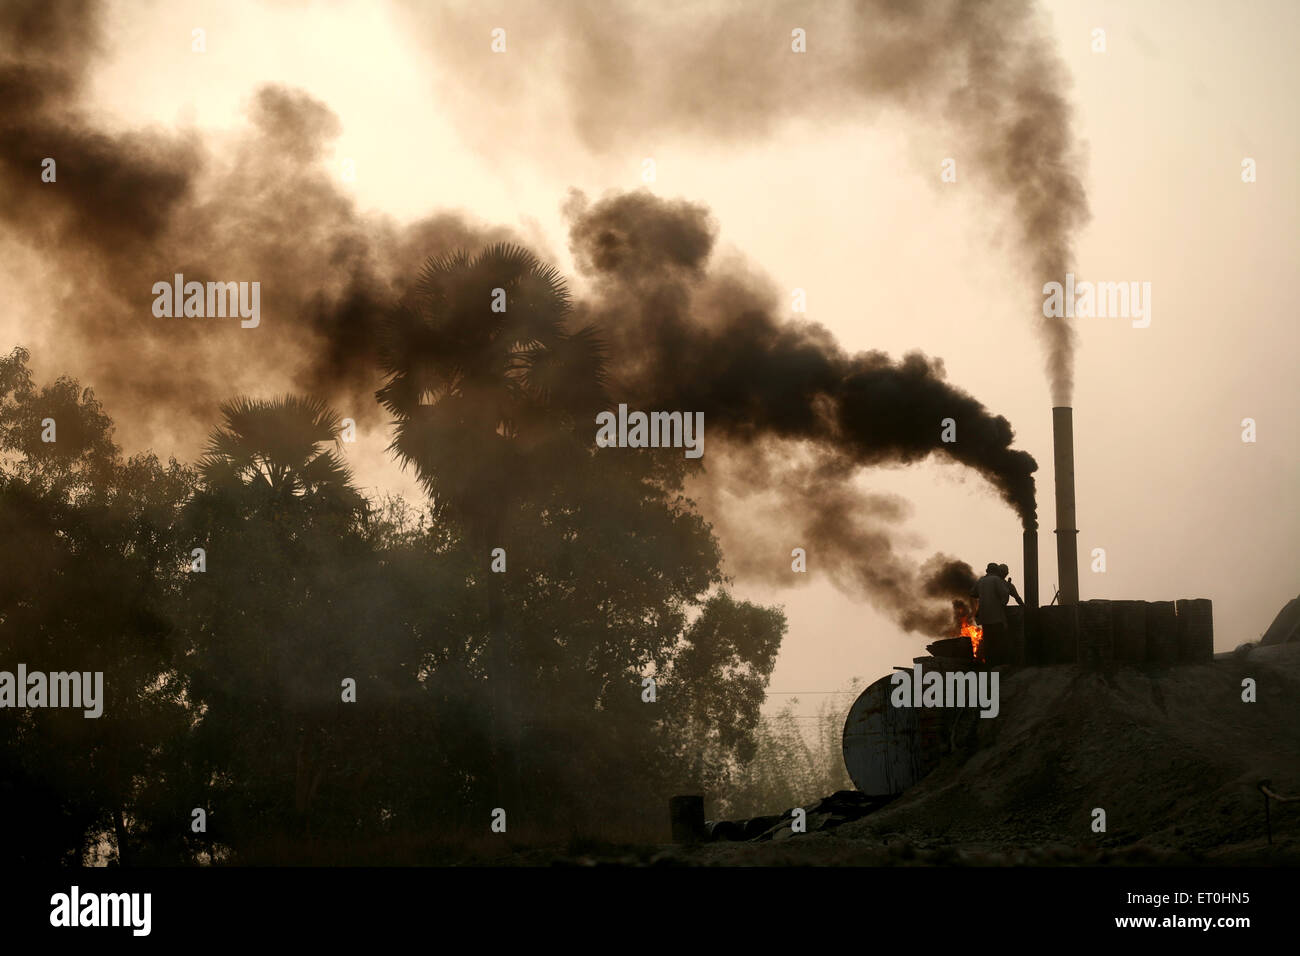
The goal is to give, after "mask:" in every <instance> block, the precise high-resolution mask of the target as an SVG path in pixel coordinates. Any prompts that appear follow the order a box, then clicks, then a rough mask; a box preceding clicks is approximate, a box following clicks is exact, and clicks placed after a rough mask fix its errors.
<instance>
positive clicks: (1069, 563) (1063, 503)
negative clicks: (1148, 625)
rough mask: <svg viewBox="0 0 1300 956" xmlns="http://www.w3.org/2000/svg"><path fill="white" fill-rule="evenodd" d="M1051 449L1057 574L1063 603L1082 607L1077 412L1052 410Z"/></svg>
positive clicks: (1065, 408)
mask: <svg viewBox="0 0 1300 956" xmlns="http://www.w3.org/2000/svg"><path fill="white" fill-rule="evenodd" d="M1052 447H1053V452H1054V456H1055V464H1056V570H1057V574H1058V575H1059V578H1060V588H1061V603H1062V604H1078V603H1079V546H1078V541H1077V538H1078V535H1079V530H1078V529H1077V528H1076V527H1075V526H1074V521H1075V518H1074V409H1072V408H1070V407H1069V406H1064V405H1060V406H1057V407H1055V408H1053V409H1052Z"/></svg>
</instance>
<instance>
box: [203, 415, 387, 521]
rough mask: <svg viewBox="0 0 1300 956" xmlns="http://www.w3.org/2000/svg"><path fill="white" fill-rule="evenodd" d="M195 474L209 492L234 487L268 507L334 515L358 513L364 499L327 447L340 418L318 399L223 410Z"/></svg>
mask: <svg viewBox="0 0 1300 956" xmlns="http://www.w3.org/2000/svg"><path fill="white" fill-rule="evenodd" d="M221 418H222V422H221V425H219V426H218V427H217V428H216V429H214V430H213V432H212V435H211V437H210V438H209V440H208V445H207V448H206V449H205V452H204V455H203V457H202V458H200V459H199V473H200V474H201V475H202V477H203V479H204V481H205V482H206V483H207V484H208V485H209V486H210V487H225V488H240V489H243V490H245V491H247V492H248V493H249V494H250V495H252V496H253V497H254V499H255V500H259V501H261V502H263V503H264V504H267V505H271V506H274V505H284V504H288V503H292V502H294V501H297V502H301V503H303V504H305V505H307V506H309V507H310V508H312V509H313V510H318V511H325V512H330V513H335V514H353V513H364V511H365V507H366V505H365V500H364V499H363V498H362V496H361V494H360V493H359V492H358V491H357V490H356V488H355V487H353V485H352V475H351V472H350V470H349V469H348V467H347V465H346V464H344V462H343V459H342V458H341V457H340V456H339V455H338V453H337V452H336V451H335V450H334V449H333V448H331V447H330V446H332V445H337V443H338V441H339V431H340V420H339V416H338V414H337V413H336V412H335V411H334V410H333V409H331V408H330V407H329V406H328V405H326V404H325V402H323V401H322V400H320V399H318V398H311V397H308V396H301V395H282V396H280V397H278V398H273V399H254V398H248V397H247V396H240V397H239V398H236V399H233V400H231V401H228V402H225V403H223V404H222V406H221Z"/></svg>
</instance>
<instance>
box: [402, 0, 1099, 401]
mask: <svg viewBox="0 0 1300 956" xmlns="http://www.w3.org/2000/svg"><path fill="white" fill-rule="evenodd" d="M405 7H406V9H407V10H408V11H409V16H410V18H411V20H412V34H413V35H415V36H419V37H422V38H424V42H425V43H427V44H429V45H430V47H431V51H432V53H433V55H432V56H430V57H429V58H428V60H429V62H430V64H431V66H432V67H433V68H434V69H435V70H438V71H442V72H441V73H440V74H439V78H440V80H441V81H442V82H443V83H444V84H445V87H444V89H445V90H446V93H447V94H448V95H447V96H446V97H445V101H446V102H447V103H448V104H449V108H452V109H456V108H457V107H456V106H455V104H456V103H457V102H458V101H459V102H460V107H459V108H460V109H461V110H462V113H461V116H460V119H461V126H462V128H463V129H464V130H465V131H466V134H467V135H468V136H470V137H471V139H473V138H478V139H480V140H481V141H483V142H485V143H487V142H491V141H492V140H493V139H494V138H499V137H500V135H501V128H500V121H499V118H497V117H486V118H485V117H484V116H482V115H481V110H480V108H479V106H478V105H477V101H473V102H471V101H469V100H467V99H465V98H464V97H461V96H459V95H457V94H458V92H459V87H460V85H461V84H462V83H463V82H464V78H465V77H466V76H472V77H474V82H475V86H476V88H477V89H479V90H480V91H481V92H482V93H484V94H485V95H486V96H487V97H488V98H489V99H490V100H491V101H492V102H503V103H507V102H512V101H514V100H516V99H517V98H518V97H520V96H521V95H524V94H525V93H526V92H528V91H529V90H530V88H531V85H532V84H535V83H536V82H537V79H538V77H539V76H543V75H544V76H547V77H548V79H549V80H550V81H551V82H553V83H555V84H557V85H558V87H559V94H560V95H559V97H558V98H554V99H551V98H548V99H546V100H544V101H543V102H542V103H541V104H540V105H539V113H538V114H537V117H536V119H535V123H536V126H535V127H534V128H533V129H532V130H531V132H530V131H529V130H528V129H520V128H519V127H518V125H517V124H516V123H515V122H514V121H513V119H512V122H511V137H512V139H513V140H516V141H517V140H519V139H522V138H525V137H528V136H530V135H531V136H533V137H535V138H536V141H537V143H538V144H539V145H541V144H549V143H553V142H554V138H555V128H556V126H557V125H564V124H567V125H570V126H571V127H572V128H573V129H574V130H575V131H576V133H577V134H578V136H579V137H580V138H581V139H582V141H583V142H584V143H585V144H586V145H587V146H588V147H589V148H591V149H593V150H596V151H600V152H606V153H615V152H619V153H623V152H624V151H626V150H627V149H628V148H629V146H630V144H641V143H647V142H664V141H673V140H676V139H681V138H686V139H689V138H692V137H699V138H703V139H707V140H711V141H726V142H744V143H747V144H753V143H755V142H761V140H762V139H763V138H765V137H767V136H769V135H771V134H773V133H775V132H776V131H778V130H779V129H780V128H781V127H782V126H784V125H786V124H789V123H792V122H800V123H817V124H821V125H824V126H830V125H833V124H836V123H845V124H847V123H861V122H863V121H864V120H866V121H867V122H870V121H871V120H873V119H875V118H877V117H878V116H880V115H881V114H882V113H883V112H884V111H885V110H899V111H905V113H906V115H907V117H908V119H907V120H906V121H905V122H906V123H907V124H908V126H909V127H910V128H911V129H913V130H935V131H937V132H936V137H935V142H936V143H939V142H941V143H943V144H944V146H943V149H944V152H942V153H938V154H936V158H935V163H934V167H933V168H934V169H935V170H937V169H938V168H939V167H938V157H939V156H952V157H953V158H955V159H956V160H957V162H958V164H959V167H960V169H961V170H962V171H963V172H962V176H963V179H962V181H963V182H966V181H969V182H971V183H972V184H973V185H975V186H976V187H978V188H981V189H982V190H983V191H984V192H985V193H986V194H987V195H988V196H989V197H990V199H992V201H993V209H994V210H995V211H999V210H1000V211H1001V212H1002V213H1003V214H1004V215H1005V216H1007V217H1008V219H1009V220H1010V224H1011V235H1013V236H1014V237H1015V242H1016V260H1017V261H1019V262H1021V263H1023V264H1024V267H1025V271H1024V273H1023V274H1022V276H1021V280H1022V281H1024V282H1025V286H1024V288H1025V295H1024V300H1023V301H1024V312H1023V315H1024V316H1025V317H1026V318H1028V319H1030V320H1031V322H1032V325H1033V326H1034V329H1035V331H1036V332H1037V333H1038V334H1039V336H1040V338H1041V339H1042V341H1043V345H1044V347H1045V350H1046V357H1047V361H1046V367H1047V375H1048V380H1049V382H1050V384H1051V391H1052V399H1053V402H1054V403H1055V404H1057V405H1066V404H1069V401H1070V395H1071V391H1072V385H1073V371H1072V369H1073V350H1074V336H1073V333H1072V331H1071V330H1070V327H1069V326H1068V325H1067V324H1066V323H1064V322H1061V321H1059V320H1049V319H1044V318H1043V314H1042V303H1043V296H1042V287H1043V284H1044V283H1046V282H1048V281H1052V280H1055V281H1058V282H1063V281H1064V279H1065V273H1066V272H1067V271H1068V269H1069V267H1070V266H1071V264H1072V263H1071V260H1072V257H1073V249H1072V240H1073V235H1074V232H1075V230H1077V229H1078V228H1079V227H1080V226H1082V225H1083V224H1084V223H1085V222H1086V221H1087V219H1088V217H1089V212H1088V203H1087V197H1086V195H1085V192H1084V188H1083V184H1082V181H1081V179H1080V174H1079V170H1080V169H1081V156H1080V150H1079V147H1078V144H1077V143H1076V141H1075V137H1074V133H1073V130H1072V128H1071V118H1072V109H1071V107H1070V104H1069V103H1068V101H1067V99H1066V95H1065V93H1066V89H1067V87H1068V83H1069V78H1068V76H1069V75H1068V72H1067V70H1066V68H1065V66H1064V64H1062V63H1061V61H1060V59H1059V57H1058V56H1057V54H1056V43H1055V39H1054V37H1052V36H1051V34H1050V32H1049V25H1048V23H1047V22H1046V21H1045V18H1044V16H1043V14H1042V13H1041V12H1040V11H1039V10H1038V9H1037V7H1036V4H1034V3H1033V2H1031V0H995V2H990V3H974V2H970V0H927V2H923V3H921V2H918V3H899V2H897V0H828V2H822V3H817V4H808V3H805V2H801V0H776V2H771V3H763V4H760V5H755V4H752V3H745V2H710V3H709V4H703V5H697V6H695V7H689V6H688V7H686V8H681V9H673V8H666V7H664V6H662V5H659V4H652V3H643V2H639V0H606V2H602V3H599V4H586V3H579V2H563V0H561V2H556V3H547V4H538V5H533V6H528V5H521V4H519V3H516V2H514V0H465V2H449V3H439V4H437V5H436V6H432V7H431V6H430V5H428V4H419V3H407V4H405ZM669 10H671V13H670V12H669ZM687 11H689V13H687ZM507 23H508V24H509V25H510V35H511V36H515V37H519V38H521V39H520V41H519V43H518V44H516V45H515V46H513V47H510V50H511V51H512V52H510V53H509V54H508V55H509V56H511V57H512V58H515V59H514V62H515V63H517V64H518V66H517V67H516V68H515V69H509V70H507V69H502V68H501V63H500V59H501V57H500V56H498V55H496V54H493V53H492V52H491V50H490V49H489V46H488V44H487V43H486V42H483V43H479V42H477V39H475V41H474V42H469V41H467V40H466V38H467V37H474V38H479V37H486V36H489V35H490V31H491V30H492V29H493V28H494V27H498V26H501V25H502V24H507ZM795 30H798V31H801V33H802V43H803V49H804V51H805V52H802V53H800V52H796V48H797V47H798V45H799V37H796V36H794V35H793V34H794V31H795ZM523 38H526V39H523ZM494 57H495V59H494ZM557 63H558V64H562V65H563V66H562V69H559V70H555V69H554V64H557ZM636 148H640V147H639V146H638V147H636ZM638 155H641V154H638ZM966 177H969V179H967V178H966Z"/></svg>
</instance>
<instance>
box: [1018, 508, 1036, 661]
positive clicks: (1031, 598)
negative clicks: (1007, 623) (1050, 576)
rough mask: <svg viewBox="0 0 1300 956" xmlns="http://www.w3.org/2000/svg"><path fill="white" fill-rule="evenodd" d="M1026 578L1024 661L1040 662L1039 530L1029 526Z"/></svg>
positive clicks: (1024, 582)
mask: <svg viewBox="0 0 1300 956" xmlns="http://www.w3.org/2000/svg"><path fill="white" fill-rule="evenodd" d="M1024 543H1025V579H1024V581H1023V582H1022V583H1023V584H1024V587H1025V593H1024V594H1022V595H1020V596H1021V597H1022V598H1024V601H1025V651H1024V658H1025V659H1024V663H1027V664H1029V663H1033V664H1036V663H1038V531H1037V530H1036V529H1034V528H1029V529H1027V530H1026V531H1025V534H1024Z"/></svg>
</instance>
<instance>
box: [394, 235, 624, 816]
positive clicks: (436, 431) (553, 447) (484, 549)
mask: <svg viewBox="0 0 1300 956" xmlns="http://www.w3.org/2000/svg"><path fill="white" fill-rule="evenodd" d="M571 312H572V309H571V306H570V302H569V292H568V289H567V288H566V286H565V283H564V280H563V277H562V276H561V275H560V273H559V272H558V271H557V270H556V269H554V268H553V267H550V266H547V265H545V264H543V263H541V262H539V261H538V260H537V259H536V258H535V257H534V256H533V255H532V254H531V253H530V252H528V251H527V250H525V249H521V248H519V247H517V246H510V245H503V244H498V245H493V246H490V247H488V248H486V249H484V250H482V251H481V252H480V253H479V254H478V255H476V256H471V255H469V254H468V253H466V252H463V251H462V252H457V253H455V254H453V255H450V256H447V257H445V258H442V259H430V260H429V261H428V262H427V263H426V265H425V267H424V270H423V271H422V273H421V274H420V276H419V279H418V281H417V282H416V284H415V286H414V288H413V290H412V292H411V293H410V294H409V295H407V296H406V297H405V298H404V299H403V301H402V302H401V303H400V304H399V305H398V306H397V307H396V308H395V309H393V310H392V312H391V313H390V314H389V315H388V316H387V317H386V320H385V322H384V324H383V332H382V335H381V340H380V344H379V357H380V364H381V367H382V369H383V371H384V373H385V375H386V380H385V382H384V385H383V387H382V388H380V389H379V391H378V392H376V397H377V398H378V400H379V401H380V403H381V404H382V405H383V406H384V408H385V409H387V410H388V411H389V412H390V413H391V414H392V416H393V426H394V438H393V442H392V444H391V445H390V446H389V450H390V451H392V452H394V453H395V454H396V455H397V457H398V459H399V460H400V461H401V462H402V464H403V465H404V466H405V465H410V466H412V467H413V468H414V469H415V472H416V475H417V477H418V478H419V480H420V483H421V484H422V485H423V487H424V488H425V490H426V492H428V494H429V495H430V497H432V498H435V499H436V500H439V501H441V502H443V503H444V504H446V505H447V506H448V508H449V510H450V511H451V512H452V513H453V514H455V515H457V516H458V517H459V519H460V523H461V525H462V527H463V528H464V531H465V534H466V539H467V542H468V543H469V545H470V547H471V548H472V549H473V551H474V553H476V554H477V555H479V556H480V559H481V560H483V561H484V562H486V561H488V555H489V553H490V551H491V549H492V548H496V547H505V546H506V543H507V542H506V540H505V538H506V534H507V531H508V528H509V526H510V524H509V518H508V516H509V514H510V509H511V506H512V502H513V501H515V500H518V497H519V496H520V495H521V494H522V492H523V491H524V489H525V486H526V484H527V483H528V482H529V481H530V480H535V479H534V478H533V475H536V474H540V473H542V472H544V471H545V472H549V471H551V470H550V469H534V470H533V472H532V474H531V475H530V470H529V468H528V467H527V464H528V462H530V461H533V462H536V461H537V460H539V459H540V458H542V457H545V456H546V455H547V454H548V453H557V451H558V448H559V447H560V446H562V445H563V443H564V440H565V436H566V434H567V435H568V436H569V437H570V438H571V436H572V431H573V428H572V426H573V424H574V423H575V422H576V421H577V420H579V418H580V417H581V416H583V415H590V414H591V413H592V412H594V411H595V410H596V409H599V408H602V407H604V348H603V345H602V343H601V341H600V339H599V337H598V336H597V334H596V332H595V330H594V329H593V328H592V327H590V326H587V327H584V328H580V329H577V330H575V331H572V332H570V331H568V329H567V328H566V325H567V323H568V321H569V319H570V317H571ZM587 420H588V421H594V419H592V418H588V419H587ZM566 447H567V446H566ZM558 453H562V452H558ZM502 577H503V575H499V574H488V575H487V584H488V631H489V648H488V668H489V676H490V679H491V681H492V685H493V696H494V702H493V708H492V710H493V723H494V725H495V726H494V728H493V731H494V732H493V738H494V740H496V741H497V742H498V746H500V745H501V741H502V739H503V733H504V732H505V730H506V726H507V723H506V722H507V716H508V715H509V714H510V712H511V710H512V699H513V695H512V693H511V688H510V685H511V683H512V682H511V678H510V674H509V655H508V652H507V637H506V633H505V624H504V618H503V614H504V602H503V600H502V591H501V588H502V580H501V579H502ZM510 726H511V728H512V729H514V730H515V731H517V729H518V728H517V726H516V724H515V722H511V724H510ZM511 750H512V754H511V761H512V767H514V766H517V765H516V764H515V763H514V761H513V750H514V748H511ZM499 757H500V751H498V760H497V762H496V765H497V774H498V781H497V783H498V791H499V792H500V794H501V796H502V797H503V798H504V797H505V796H506V793H505V788H504V787H503V786H502V780H501V775H502V773H503V771H504V768H502V767H501V760H500V759H499ZM510 778H511V782H512V785H513V786H516V787H517V781H515V780H514V773H513V772H512V773H511V774H510Z"/></svg>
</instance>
